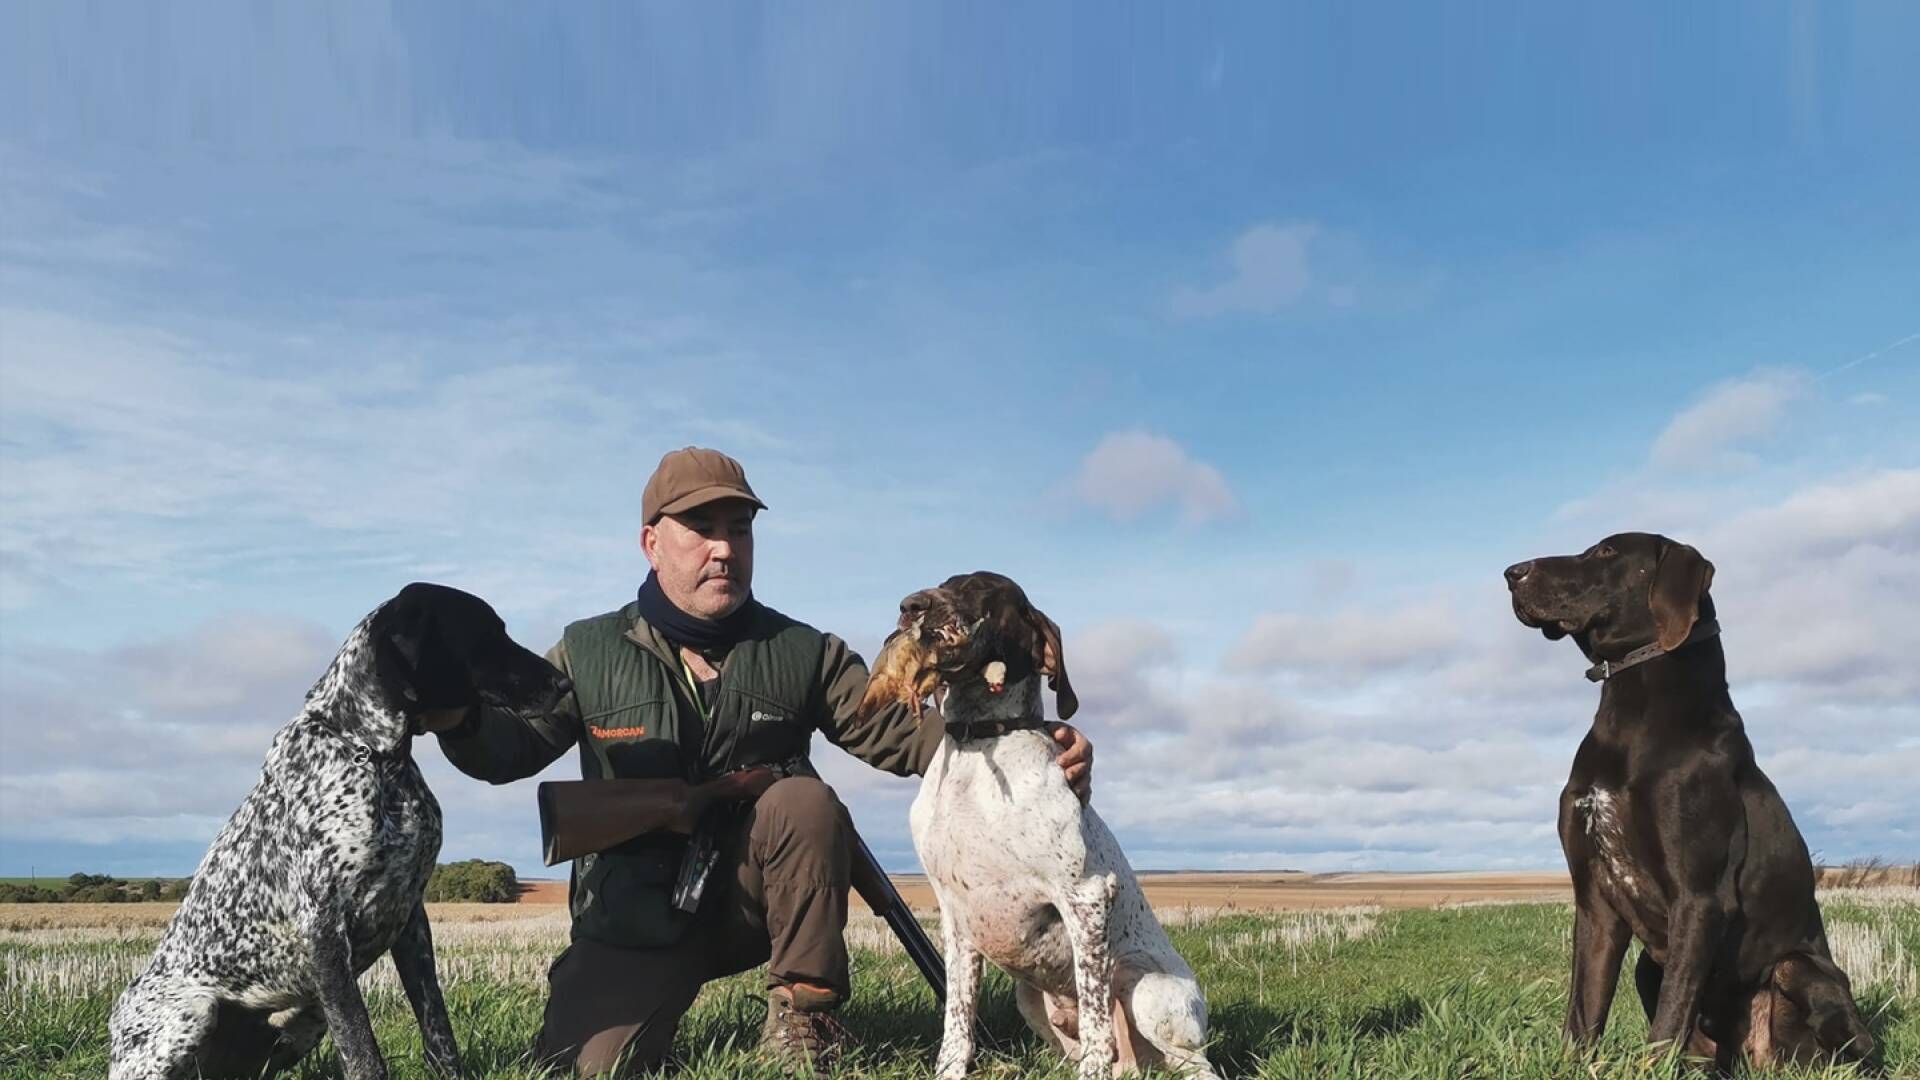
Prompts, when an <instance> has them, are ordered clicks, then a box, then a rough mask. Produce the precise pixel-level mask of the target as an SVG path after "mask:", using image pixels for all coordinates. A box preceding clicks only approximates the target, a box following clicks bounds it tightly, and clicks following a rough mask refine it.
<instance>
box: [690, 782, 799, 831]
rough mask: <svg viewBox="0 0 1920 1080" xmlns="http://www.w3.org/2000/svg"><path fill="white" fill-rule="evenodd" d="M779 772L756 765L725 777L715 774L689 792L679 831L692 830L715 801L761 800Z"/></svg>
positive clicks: (751, 801)
mask: <svg viewBox="0 0 1920 1080" xmlns="http://www.w3.org/2000/svg"><path fill="white" fill-rule="evenodd" d="M779 779H780V776H779V774H777V773H775V772H774V771H773V770H772V769H768V768H765V767H762V766H755V767H753V768H751V769H737V770H735V771H733V772H730V773H727V774H726V775H724V776H718V777H715V778H714V779H712V780H709V781H707V782H706V783H704V784H698V785H696V786H695V787H694V788H693V790H692V791H690V792H688V793H687V805H686V809H685V810H684V811H683V812H682V813H681V815H680V821H679V822H678V823H677V824H676V825H675V826H674V831H675V832H683V833H691V832H693V830H694V827H695V826H696V825H698V824H700V818H701V817H702V816H704V815H705V814H706V812H707V808H708V807H710V806H712V805H713V804H715V803H723V802H743V803H754V802H758V801H760V796H762V795H764V794H766V791H767V789H768V788H770V787H772V786H773V785H774V782H775V781H777V780H779Z"/></svg>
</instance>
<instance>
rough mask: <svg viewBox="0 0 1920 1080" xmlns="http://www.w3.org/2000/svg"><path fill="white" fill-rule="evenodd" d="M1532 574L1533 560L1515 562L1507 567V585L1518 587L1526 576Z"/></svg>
mask: <svg viewBox="0 0 1920 1080" xmlns="http://www.w3.org/2000/svg"><path fill="white" fill-rule="evenodd" d="M1531 573H1533V560H1532V559H1528V560H1527V561H1526V562H1517V563H1514V564H1513V565H1512V566H1509V567H1507V584H1509V585H1518V584H1520V582H1521V581H1522V580H1524V579H1525V578H1526V576H1527V575H1528V574H1531Z"/></svg>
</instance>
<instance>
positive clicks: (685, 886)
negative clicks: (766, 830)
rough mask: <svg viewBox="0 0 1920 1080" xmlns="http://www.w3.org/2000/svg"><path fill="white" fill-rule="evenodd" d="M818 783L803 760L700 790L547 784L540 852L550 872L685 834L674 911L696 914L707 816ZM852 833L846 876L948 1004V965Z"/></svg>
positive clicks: (709, 825)
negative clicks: (780, 786) (806, 782)
mask: <svg viewBox="0 0 1920 1080" xmlns="http://www.w3.org/2000/svg"><path fill="white" fill-rule="evenodd" d="M815 775H816V774H815V773H814V771H813V768H812V766H811V764H810V763H808V762H807V761H806V760H805V759H801V760H798V761H794V762H789V763H787V764H785V765H780V766H757V767H754V768H749V769H741V770H739V771H737V772H731V773H727V774H725V775H723V776H720V777H718V778H717V779H714V780H709V781H706V782H704V783H698V784H695V783H689V782H687V781H685V780H676V779H666V780H548V781H545V782H543V783H541V784H540V786H539V789H538V799H539V803H540V850H541V853H542V855H543V857H544V858H545V859H546V861H547V865H548V866H553V865H556V864H558V863H562V862H567V861H569V860H572V859H577V858H579V857H580V856H582V855H586V854H589V853H592V852H597V851H605V850H606V849H608V848H611V847H615V846H617V845H619V844H623V843H625V842H626V841H628V840H631V839H633V838H634V837H637V836H644V835H646V834H648V833H658V832H677V833H684V834H687V835H688V836H689V837H690V838H691V840H690V842H689V843H688V845H687V854H686V856H685V857H684V859H683V863H682V865H681V867H680V873H679V874H678V875H676V879H677V881H678V882H679V884H678V885H677V886H676V888H675V900H676V905H675V906H681V903H682V901H683V900H685V901H687V902H689V903H691V904H692V905H693V906H697V905H698V889H699V887H700V886H702V885H704V884H705V878H706V873H707V872H708V871H709V870H710V869H711V867H712V857H713V839H714V837H713V833H714V831H715V830H714V823H715V822H716V821H717V817H716V816H715V815H712V814H709V813H708V811H709V810H711V809H713V808H715V807H717V806H721V805H723V804H726V803H737V802H752V801H753V800H754V799H757V798H759V797H760V793H761V792H763V791H765V790H766V789H767V788H768V787H769V786H771V785H772V783H773V782H774V781H775V780H778V779H780V778H781V777H784V776H815ZM816 778H817V777H816ZM847 832H848V835H849V836H851V837H852V839H853V845H852V850H851V851H850V853H849V854H850V856H851V862H852V865H851V867H850V868H849V869H850V876H851V878H852V884H853V889H854V891H855V892H857V893H859V894H860V899H862V900H864V901H866V904H867V906H868V907H869V908H872V909H873V912H874V914H876V915H878V916H880V917H881V918H882V919H884V920H886V923H887V927H888V928H889V929H891V930H892V931H893V934H894V936H895V937H897V938H899V939H900V945H901V947H902V948H904V949H905V950H906V952H907V957H908V959H910V960H912V961H913V966H914V967H916V968H919V969H920V975H921V977H923V978H925V979H926V980H927V985H928V986H930V987H932V988H933V996H934V997H935V998H936V999H938V1000H939V1001H940V1002H942V1003H945V1001H946V997H947V975H946V965H945V963H944V962H943V961H942V960H941V957H940V952H939V950H938V949H935V948H934V946H933V942H932V941H930V940H928V938H927V933H926V931H925V930H922V929H921V928H920V922H919V920H917V919H915V918H914V917H913V909H912V908H910V907H908V906H907V902H906V900H905V898H903V897H902V896H901V895H900V891H899V890H898V889H896V888H894V887H893V882H892V880H891V879H889V878H888V877H887V873H886V871H885V870H882V869H881V868H880V862H879V860H877V859H875V858H874V857H873V850H872V849H871V848H869V847H867V842H866V841H865V840H863V839H861V838H860V833H859V832H858V831H856V830H855V829H854V827H853V818H852V816H851V815H849V816H848V818H847ZM703 839H704V842H703ZM689 889H691V896H690V897H689V896H688V895H687V894H688V890H689ZM684 910H692V907H686V908H684Z"/></svg>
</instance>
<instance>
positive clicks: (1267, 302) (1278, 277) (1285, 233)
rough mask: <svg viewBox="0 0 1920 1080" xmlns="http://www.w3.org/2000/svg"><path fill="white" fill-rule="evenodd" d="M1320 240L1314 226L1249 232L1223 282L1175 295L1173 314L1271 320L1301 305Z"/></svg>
mask: <svg viewBox="0 0 1920 1080" xmlns="http://www.w3.org/2000/svg"><path fill="white" fill-rule="evenodd" d="M1321 234H1322V230H1321V228H1320V226H1319V225H1317V224H1314V223H1312V222H1296V223H1293V224H1286V225H1279V224H1261V225H1255V226H1253V227H1252V228H1250V229H1248V230H1247V231H1246V232H1243V233H1241V234H1240V235H1239V237H1237V238H1236V239H1235V240H1234V242H1233V246H1232V247H1231V248H1230V249H1229V250H1228V252H1227V262H1228V266H1229V269H1230V273H1229V274H1228V276H1227V278H1226V279H1225V280H1223V281H1220V282H1217V283H1215V284H1212V285H1204V286H1192V285H1188V286H1182V287H1181V288H1179V289H1176V290H1175V291H1174V294H1173V299H1172V301H1171V303H1172V309H1173V313H1174V314H1175V315H1180V316H1184V317H1189V318H1208V317H1211V316H1215V315H1226V314H1230V313H1234V312H1248V313H1251V314H1255V315H1272V314H1274V313H1275V312H1278V311H1283V310H1285V309H1287V308H1289V307H1292V306H1293V305H1295V304H1298V303H1300V302H1301V301H1302V300H1304V299H1305V298H1306V297H1307V294H1308V291H1309V290H1310V289H1312V288H1313V286H1314V284H1315V277H1314V266H1313V248H1314V243H1315V241H1316V240H1317V239H1319V238H1320V236H1321Z"/></svg>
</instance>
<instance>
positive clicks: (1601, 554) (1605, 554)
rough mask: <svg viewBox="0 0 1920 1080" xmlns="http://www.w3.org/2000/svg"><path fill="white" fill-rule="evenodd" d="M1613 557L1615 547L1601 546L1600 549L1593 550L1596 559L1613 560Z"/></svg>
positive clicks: (1609, 545)
mask: <svg viewBox="0 0 1920 1080" xmlns="http://www.w3.org/2000/svg"><path fill="white" fill-rule="evenodd" d="M1613 555H1614V551H1613V545H1611V544H1601V545H1600V546H1599V547H1596V548H1594V549H1593V557H1594V558H1596V559H1611V558H1613Z"/></svg>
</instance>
